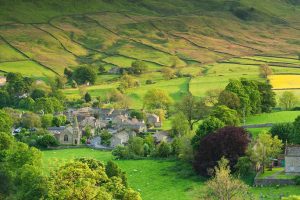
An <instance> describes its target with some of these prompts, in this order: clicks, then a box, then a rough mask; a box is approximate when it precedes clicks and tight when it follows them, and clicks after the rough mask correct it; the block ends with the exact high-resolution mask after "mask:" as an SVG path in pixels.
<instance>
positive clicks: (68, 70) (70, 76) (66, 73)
mask: <svg viewBox="0 0 300 200" xmlns="http://www.w3.org/2000/svg"><path fill="white" fill-rule="evenodd" d="M64 75H65V76H66V77H67V78H68V79H69V78H72V75H73V72H72V70H70V69H68V68H65V69H64Z"/></svg>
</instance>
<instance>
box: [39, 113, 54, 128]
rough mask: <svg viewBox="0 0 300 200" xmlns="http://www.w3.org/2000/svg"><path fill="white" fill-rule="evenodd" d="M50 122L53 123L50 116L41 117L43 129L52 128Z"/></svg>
mask: <svg viewBox="0 0 300 200" xmlns="http://www.w3.org/2000/svg"><path fill="white" fill-rule="evenodd" d="M52 122H53V115H52V114H45V115H43V116H42V117H41V123H42V127H43V128H45V129H46V128H48V127H50V126H52Z"/></svg>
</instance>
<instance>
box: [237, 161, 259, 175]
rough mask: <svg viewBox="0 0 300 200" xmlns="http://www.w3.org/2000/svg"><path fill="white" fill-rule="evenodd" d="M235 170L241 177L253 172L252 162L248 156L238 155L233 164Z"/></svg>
mask: <svg viewBox="0 0 300 200" xmlns="http://www.w3.org/2000/svg"><path fill="white" fill-rule="evenodd" d="M234 167H235V169H236V172H237V174H238V175H239V176H241V177H247V176H249V175H251V174H252V175H253V174H255V170H254V167H253V163H252V161H251V159H250V158H249V156H243V157H240V158H239V160H238V162H237V164H236V165H235V166H234Z"/></svg>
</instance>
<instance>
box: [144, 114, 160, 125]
mask: <svg viewBox="0 0 300 200" xmlns="http://www.w3.org/2000/svg"><path fill="white" fill-rule="evenodd" d="M146 117H147V124H148V125H149V126H154V127H161V125H162V124H161V121H160V118H159V116H157V115H156V114H153V113H151V114H147V115H146Z"/></svg>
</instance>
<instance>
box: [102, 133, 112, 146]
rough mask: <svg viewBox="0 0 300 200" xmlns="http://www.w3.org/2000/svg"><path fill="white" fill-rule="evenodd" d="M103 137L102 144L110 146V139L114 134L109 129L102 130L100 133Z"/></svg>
mask: <svg viewBox="0 0 300 200" xmlns="http://www.w3.org/2000/svg"><path fill="white" fill-rule="evenodd" d="M100 137H101V144H103V145H106V146H109V145H110V139H111V138H112V134H111V133H110V132H108V131H107V130H105V131H102V132H101V133H100Z"/></svg>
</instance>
